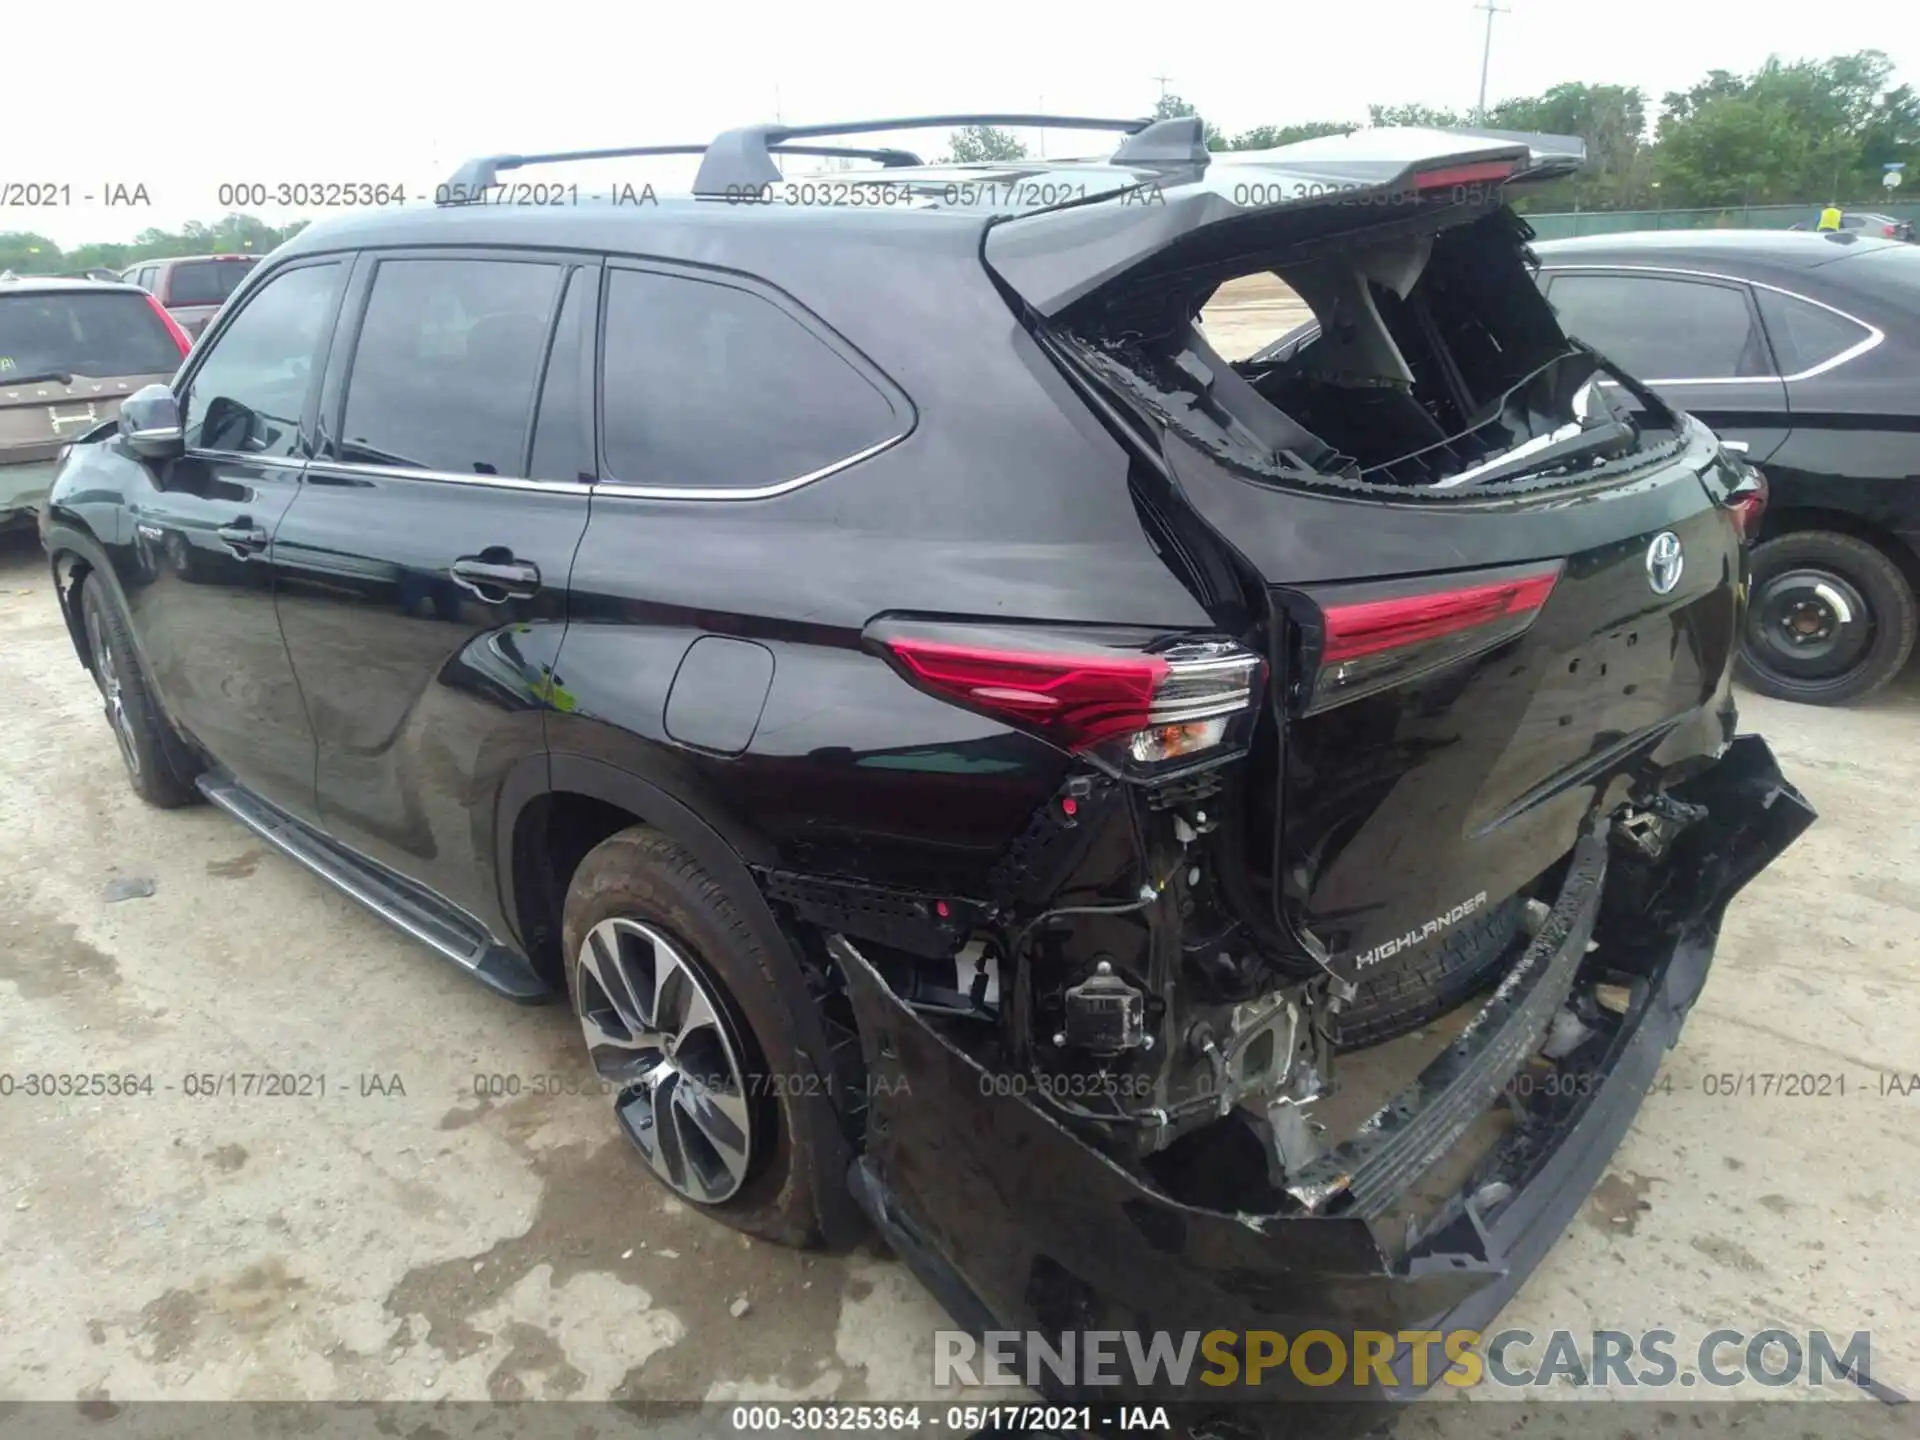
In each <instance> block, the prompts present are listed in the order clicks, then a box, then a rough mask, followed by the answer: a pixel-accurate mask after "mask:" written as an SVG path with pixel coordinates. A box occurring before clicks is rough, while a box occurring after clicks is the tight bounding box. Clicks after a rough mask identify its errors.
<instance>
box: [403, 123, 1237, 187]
mask: <svg viewBox="0 0 1920 1440" xmlns="http://www.w3.org/2000/svg"><path fill="white" fill-rule="evenodd" d="M1178 123H1180V122H1177V121H1161V122H1159V123H1158V124H1156V123H1155V122H1154V121H1152V120H1150V119H1134V120H1119V119H1112V118H1106V117H1095V116H1086V115H911V116H896V117H895V118H893V119H890V120H853V121H848V122H846V123H844V124H832V125H746V126H742V127H741V128H739V129H736V130H728V131H725V132H723V133H722V134H720V135H718V136H716V137H715V138H714V140H713V143H712V144H710V145H629V146H621V147H618V148H616V149H611V150H557V151H554V152H552V153H550V154H545V155H484V156H481V157H480V158H479V159H475V160H469V161H467V162H466V163H465V164H464V165H462V166H461V167H460V168H459V169H458V170H456V171H454V172H453V175H452V177H451V178H450V179H449V180H448V181H447V183H446V184H445V185H443V186H441V187H440V195H441V196H445V197H447V198H445V199H441V200H440V203H442V204H460V203H462V202H464V201H466V200H477V199H479V198H481V195H482V193H483V192H485V191H486V190H488V189H490V188H491V187H493V186H495V185H497V184H499V183H500V173H501V172H502V171H503V170H519V169H521V168H523V167H525V166H528V165H557V164H562V163H565V162H568V161H573V160H624V159H631V158H637V157H640V156H645V155H698V156H701V157H702V158H701V162H700V172H699V174H698V175H696V176H695V177H694V181H693V193H694V194H696V195H728V194H736V195H737V194H738V193H739V192H740V191H741V190H742V189H745V188H750V187H756V186H760V185H770V184H772V183H773V182H775V181H777V180H779V179H780V170H779V167H778V166H776V165H775V164H774V163H773V159H772V157H773V156H775V155H823V156H839V157H845V158H849V159H855V160H875V161H878V162H879V163H880V164H881V165H883V166H886V167H887V168H889V169H899V168H902V167H907V166H915V165H919V164H921V163H923V162H922V161H921V159H920V157H919V156H918V155H915V154H914V153H913V152H912V151H910V150H894V149H864V148H859V147H854V146H841V145H796V144H793V143H791V142H793V141H796V140H813V139H819V138H822V137H825V136H830V135H876V134H884V133H886V132H888V131H892V130H947V129H955V128H958V127H959V126H963V125H1019V126H1027V127H1041V126H1045V127H1050V128H1054V129H1060V130H1119V131H1123V132H1125V133H1126V134H1128V135H1130V136H1139V137H1141V138H1144V135H1145V134H1155V135H1156V136H1158V132H1160V131H1161V130H1162V128H1163V127H1164V126H1166V125H1169V124H1178ZM1195 130H1196V133H1197V130H1198V122H1195ZM1143 132H1144V133H1143ZM1165 139H1166V140H1168V141H1171V140H1172V139H1173V136H1172V135H1171V134H1168V135H1167V136H1166V137H1165ZM1128 143H1129V144H1131V143H1132V142H1131V141H1130V142H1128ZM1121 149H1122V151H1123V152H1124V151H1125V150H1126V149H1127V145H1122V146H1121ZM1202 154H1203V157H1204V145H1202ZM1139 158H1142V159H1144V158H1145V157H1144V156H1142V157H1139ZM1148 163H1154V162H1151V161H1149V162H1148ZM1158 163H1169V162H1167V161H1160V162H1158ZM436 198H438V197H436Z"/></svg>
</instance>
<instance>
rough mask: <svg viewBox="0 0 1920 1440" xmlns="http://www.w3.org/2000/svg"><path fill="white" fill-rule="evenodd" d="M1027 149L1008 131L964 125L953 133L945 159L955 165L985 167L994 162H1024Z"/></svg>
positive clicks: (984, 126) (987, 126) (986, 126)
mask: <svg viewBox="0 0 1920 1440" xmlns="http://www.w3.org/2000/svg"><path fill="white" fill-rule="evenodd" d="M1026 158H1027V147H1026V145H1025V144H1024V143H1022V142H1021V141H1020V140H1019V139H1018V138H1017V137H1016V136H1015V135H1014V134H1013V132H1012V131H1010V130H997V129H995V128H994V127H993V126H991V125H966V126H963V127H961V128H960V129H958V130H956V131H954V132H953V149H952V151H951V152H950V153H949V154H948V156H947V159H948V161H949V162H951V163H952V164H955V165H986V164H991V163H992V162H993V161H996V160H1024V159H1026Z"/></svg>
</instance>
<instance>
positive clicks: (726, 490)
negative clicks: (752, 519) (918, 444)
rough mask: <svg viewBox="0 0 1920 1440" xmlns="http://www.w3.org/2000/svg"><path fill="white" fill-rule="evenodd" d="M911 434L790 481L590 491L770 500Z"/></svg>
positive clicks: (620, 483)
mask: <svg viewBox="0 0 1920 1440" xmlns="http://www.w3.org/2000/svg"><path fill="white" fill-rule="evenodd" d="M912 433H913V426H912V425H911V424H909V425H908V426H907V428H906V429H905V430H902V431H901V432H900V433H899V434H898V435H892V436H889V437H888V438H887V439H885V440H882V441H880V442H878V443H877V444H873V445H869V446H867V448H866V449H864V450H856V451H855V452H854V453H853V454H851V455H848V456H846V457H845V458H844V459H840V460H835V461H834V462H833V463H832V464H830V465H822V466H821V467H820V468H819V469H817V470H809V471H808V472H807V473H806V474H804V475H796V476H794V477H793V478H792V479H791V480H776V481H775V482H774V483H773V484H771V485H724V486H722V485H706V486H702V485H635V484H632V483H629V482H628V481H625V480H602V481H601V482H600V483H599V484H597V485H595V486H593V487H592V488H593V493H594V494H596V495H613V496H618V497H620V498H621V499H626V500H720V501H726V500H771V499H772V498H773V497H774V496H776V495H786V494H790V493H791V492H793V491H795V490H798V489H799V488H800V487H801V486H802V485H811V484H813V482H814V481H816V480H824V479H826V478H827V477H828V476H829V475H837V474H838V473H839V472H840V471H842V470H847V469H850V468H852V467H853V466H855V465H858V464H859V463H860V462H861V461H863V460H871V459H872V458H873V457H874V456H876V455H878V454H880V453H881V452H882V451H883V450H891V449H892V448H893V447H894V446H895V445H898V444H899V443H900V442H901V441H902V440H904V439H906V438H907V436H909V435H911V434H912Z"/></svg>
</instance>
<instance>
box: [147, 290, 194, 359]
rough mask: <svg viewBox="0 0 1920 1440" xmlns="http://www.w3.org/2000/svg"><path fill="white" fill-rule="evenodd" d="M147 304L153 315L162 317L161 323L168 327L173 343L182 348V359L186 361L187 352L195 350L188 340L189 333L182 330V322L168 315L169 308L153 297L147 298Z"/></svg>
mask: <svg viewBox="0 0 1920 1440" xmlns="http://www.w3.org/2000/svg"><path fill="white" fill-rule="evenodd" d="M147 304H149V305H151V306H152V307H153V313H154V314H156V315H158V316H159V317H160V323H161V324H162V325H165V326H166V327H167V334H169V335H171V336H172V337H173V343H174V344H176V345H178V346H179V347H180V358H181V359H183V360H184V359H185V358H186V355H187V352H188V351H189V350H191V349H193V341H191V340H189V339H188V338H187V332H186V331H184V330H182V329H181V328H180V322H179V321H178V320H175V319H174V318H173V316H171V315H169V314H168V313H167V307H166V306H164V305H162V304H161V303H160V302H159V301H158V300H156V299H155V298H154V297H153V296H151V295H149V296H147Z"/></svg>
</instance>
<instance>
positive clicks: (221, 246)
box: [0, 215, 307, 275]
mask: <svg viewBox="0 0 1920 1440" xmlns="http://www.w3.org/2000/svg"><path fill="white" fill-rule="evenodd" d="M306 226H307V222H306V221H305V220H296V221H294V222H293V223H292V224H290V225H283V226H273V225H269V224H267V223H266V222H265V221H263V220H260V219H258V218H257V217H255V216H252V215H228V216H225V217H224V218H222V219H220V220H217V221H215V222H214V223H213V224H211V225H208V224H205V223H203V222H201V221H198V220H190V221H188V222H187V223H186V224H185V225H183V226H181V227H180V229H178V230H160V229H147V230H142V231H141V232H140V233H139V234H138V235H137V236H135V237H134V239H133V240H132V242H131V243H127V242H120V241H109V242H102V241H94V242H89V243H87V244H83V245H76V246H75V247H74V248H73V249H71V250H63V249H62V248H61V247H60V246H59V245H57V244H55V243H54V242H53V241H52V240H49V239H48V238H47V237H46V236H44V235H36V234H33V233H31V232H29V231H12V232H5V233H0V270H12V271H13V272H14V273H16V274H19V275H53V274H59V273H63V272H72V271H79V270H90V269H108V270H124V269H126V268H127V266H129V265H132V264H134V263H136V262H137V261H141V260H156V259H164V258H166V257H168V256H173V255H266V254H268V253H270V252H271V251H273V250H275V249H277V248H278V247H279V246H280V245H282V244H283V243H285V242H286V241H287V240H289V239H291V238H292V237H293V236H295V235H297V234H299V233H300V231H302V230H304V229H305V228H306Z"/></svg>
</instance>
